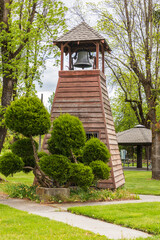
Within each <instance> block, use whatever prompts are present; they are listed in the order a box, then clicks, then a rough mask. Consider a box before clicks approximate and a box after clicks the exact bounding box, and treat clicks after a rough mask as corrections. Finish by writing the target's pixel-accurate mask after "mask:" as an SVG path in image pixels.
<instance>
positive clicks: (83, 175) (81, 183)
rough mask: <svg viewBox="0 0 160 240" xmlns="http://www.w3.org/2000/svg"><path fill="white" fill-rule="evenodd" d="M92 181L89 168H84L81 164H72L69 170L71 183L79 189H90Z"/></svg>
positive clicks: (92, 177)
mask: <svg viewBox="0 0 160 240" xmlns="http://www.w3.org/2000/svg"><path fill="white" fill-rule="evenodd" d="M93 179H94V175H93V173H92V169H91V168H90V167H89V166H85V165H84V164H83V163H78V164H76V163H72V168H71V177H70V181H71V183H73V184H75V185H77V186H78V187H81V188H87V187H90V186H91V184H92V182H93Z"/></svg>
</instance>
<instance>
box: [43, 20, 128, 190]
mask: <svg viewBox="0 0 160 240" xmlns="http://www.w3.org/2000/svg"><path fill="white" fill-rule="evenodd" d="M54 45H57V46H58V47H59V48H60V49H61V70H60V71H59V80H58V84H57V88H56V92H55V97H54V101H53V105H52V110H51V121H53V120H54V119H55V117H58V116H59V115H60V114H61V113H70V114H71V115H74V116H77V117H79V119H80V120H81V121H82V123H83V126H84V129H85V131H86V134H87V137H90V136H93V135H94V136H95V137H98V138H99V139H100V140H101V141H103V142H104V143H105V144H106V145H107V147H108V149H109V151H110V153H111V158H110V162H109V165H110V167H111V176H110V179H109V180H101V181H99V187H100V188H110V189H115V188H118V187H120V186H122V185H123V184H124V183H125V180H124V174H123V169H122V164H121V159H120V154H119V148H118V143H117V138H116V133H115V127H114V123H113V118H112V113H111V107H110V102H109V97H108V92H107V87H106V78H105V75H104V52H105V51H107V52H108V53H110V52H111V49H110V47H109V45H108V44H107V42H106V40H105V39H104V37H102V36H101V35H100V34H99V33H98V32H97V31H95V30H94V29H93V28H91V27H90V26H89V25H88V24H86V23H85V22H82V23H81V24H79V25H78V26H77V27H75V28H73V29H72V30H70V31H69V32H67V33H66V34H64V35H63V36H61V37H59V38H58V39H57V40H55V41H54ZM80 51H83V52H86V54H87V55H86V56H90V60H89V61H90V63H91V66H92V68H90V69H89V66H87V65H85V60H84V59H83V58H82V57H81V59H78V60H77V61H78V63H79V65H80V66H82V69H80V70H79V69H78V70H77V68H75V66H79V65H78V64H75V63H74V62H75V61H76V59H74V58H76V55H77V53H79V52H80ZM64 53H65V55H68V56H69V64H68V65H69V67H68V70H63V69H64ZM90 53H91V54H92V56H91V54H90ZM100 53H101V61H100V62H99V59H100V56H99V55H100ZM83 54H84V53H83ZM81 55H82V53H81ZM79 56H80V55H79ZM83 64H84V65H83ZM85 66H86V67H88V69H86V67H85ZM100 66H101V67H100ZM100 68H101V69H100ZM49 138H50V134H46V135H45V138H44V142H43V149H44V150H45V151H46V152H47V151H48V150H47V141H48V139H49Z"/></svg>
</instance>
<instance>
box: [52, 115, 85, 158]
mask: <svg viewBox="0 0 160 240" xmlns="http://www.w3.org/2000/svg"><path fill="white" fill-rule="evenodd" d="M85 141H86V134H85V131H84V128H83V125H82V123H81V121H80V120H79V118H77V117H75V116H71V115H70V114H68V113H66V114H62V115H60V116H59V117H58V118H56V119H55V120H54V121H53V130H52V133H51V138H50V140H49V141H48V149H49V151H50V153H52V154H55V153H57V154H59V153H61V154H62V155H64V156H67V157H70V156H71V150H72V152H73V153H74V154H75V155H79V151H80V148H82V147H83V146H84V144H85Z"/></svg>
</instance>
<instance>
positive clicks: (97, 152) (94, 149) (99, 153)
mask: <svg viewBox="0 0 160 240" xmlns="http://www.w3.org/2000/svg"><path fill="white" fill-rule="evenodd" d="M109 158H110V153H109V150H108V148H107V147H106V145H105V144H104V143H103V142H101V141H100V140H99V139H98V138H91V139H90V140H88V141H87V142H86V144H85V146H84V149H83V153H82V159H83V162H84V163H85V164H87V165H89V164H90V163H91V162H93V161H96V160H101V161H103V162H108V160H109Z"/></svg>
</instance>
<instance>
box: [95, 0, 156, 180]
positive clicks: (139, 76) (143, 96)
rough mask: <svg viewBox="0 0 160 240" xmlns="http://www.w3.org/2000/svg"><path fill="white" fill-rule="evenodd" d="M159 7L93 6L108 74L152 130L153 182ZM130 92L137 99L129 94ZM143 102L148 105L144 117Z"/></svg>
mask: <svg viewBox="0 0 160 240" xmlns="http://www.w3.org/2000/svg"><path fill="white" fill-rule="evenodd" d="M102 7H103V8H102ZM158 7H159V5H158V1H156V0H145V1H142V0H122V1H119V0H112V1H110V0H106V1H104V2H103V3H102V6H100V5H99V6H98V7H97V6H93V5H92V9H93V10H94V11H96V12H97V13H98V14H99V21H98V27H99V29H100V30H101V31H103V32H104V33H105V34H106V37H107V38H108V39H109V43H110V47H111V49H113V52H112V53H111V54H110V55H109V54H108V55H107V56H106V64H107V66H108V67H109V69H110V70H111V72H110V74H112V77H113V78H114V80H115V79H116V81H117V83H118V84H119V86H120V87H121V89H122V91H123V93H124V96H125V101H126V102H128V103H130V105H131V107H132V109H133V110H134V111H135V114H136V117H137V116H139V117H140V118H138V117H137V120H138V122H139V123H140V124H143V125H145V126H146V127H148V128H149V127H151V128H152V178H155V179H160V162H159V159H160V158H159V157H158V156H157V154H156V146H157V138H156V134H158V132H157V114H156V105H157V101H158V99H159V89H160V81H159V80H160V76H159V73H160V51H159V49H160V31H159V30H160V20H159V9H158ZM114 50H116V53H114ZM133 82H134V84H133ZM132 88H133V90H134V92H136V93H137V94H136V95H133V94H132V91H131V89H132ZM143 101H145V103H146V104H147V113H146V115H145V114H144V113H145V111H144V105H143ZM137 113H138V114H137Z"/></svg>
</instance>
